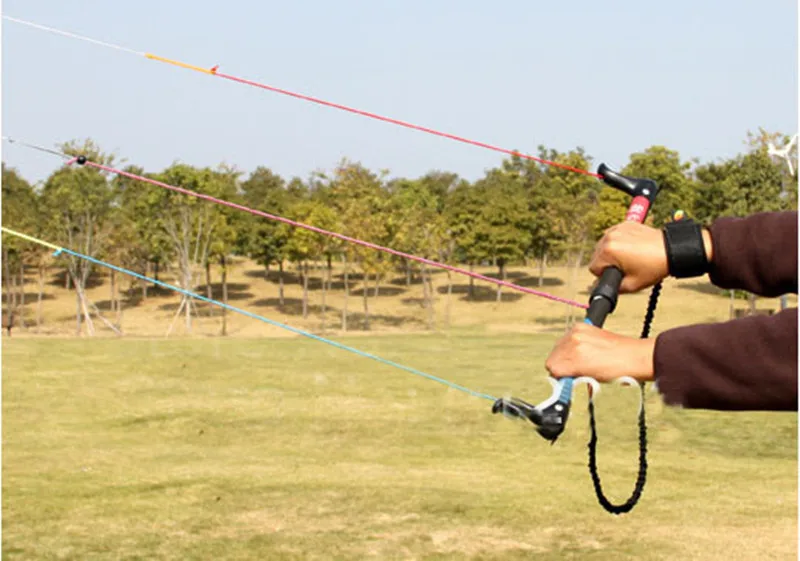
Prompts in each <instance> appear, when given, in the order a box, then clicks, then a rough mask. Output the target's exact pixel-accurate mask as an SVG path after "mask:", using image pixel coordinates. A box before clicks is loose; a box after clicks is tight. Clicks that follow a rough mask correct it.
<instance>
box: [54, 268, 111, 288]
mask: <svg viewBox="0 0 800 561" xmlns="http://www.w3.org/2000/svg"><path fill="white" fill-rule="evenodd" d="M103 277H104V275H103V274H101V273H100V271H98V270H97V269H96V268H95V270H94V271H93V272H92V274H91V275H89V278H88V279H86V288H97V287H98V286H102V285H103V282H104V278H103ZM66 280H67V271H66V270H64V271H59V272H57V273H54V274H51V275H50V280H49V281H47V284H48V285H50V286H57V287H60V288H64V286H66V285H65V283H66ZM69 287H70V288H72V279H70V283H69Z"/></svg>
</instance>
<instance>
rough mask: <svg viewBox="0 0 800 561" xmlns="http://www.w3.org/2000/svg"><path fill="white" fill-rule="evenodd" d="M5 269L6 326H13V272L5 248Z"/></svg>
mask: <svg viewBox="0 0 800 561" xmlns="http://www.w3.org/2000/svg"><path fill="white" fill-rule="evenodd" d="M3 269H4V271H3V272H4V273H5V275H4V276H5V278H6V324H7V325H11V321H12V320H11V318H12V317H13V315H14V305H13V304H12V302H11V293H12V292H13V291H12V290H11V270H10V265H9V260H8V249H7V248H3Z"/></svg>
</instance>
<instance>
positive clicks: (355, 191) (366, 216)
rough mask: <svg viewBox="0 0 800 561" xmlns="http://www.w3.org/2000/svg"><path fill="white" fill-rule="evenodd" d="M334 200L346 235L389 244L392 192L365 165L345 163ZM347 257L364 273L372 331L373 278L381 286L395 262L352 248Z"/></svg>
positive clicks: (335, 179)
mask: <svg viewBox="0 0 800 561" xmlns="http://www.w3.org/2000/svg"><path fill="white" fill-rule="evenodd" d="M330 196H331V200H332V202H333V204H334V206H335V208H336V209H337V212H338V214H339V219H340V221H341V224H342V229H343V231H344V233H345V234H347V235H348V236H351V237H354V238H359V239H362V240H367V241H370V242H373V243H377V244H381V245H385V244H386V243H387V237H388V225H387V216H386V206H387V201H388V192H387V190H385V189H384V185H383V177H381V176H378V175H377V174H375V173H373V172H372V171H370V170H368V169H366V168H365V167H363V166H362V165H361V164H358V163H351V162H348V161H346V160H345V161H342V162H341V163H340V165H339V166H338V167H337V169H336V171H335V173H334V176H333V178H332V180H331V185H330ZM343 256H344V258H345V259H346V261H347V262H348V263H352V262H355V263H357V264H358V266H359V267H360V268H361V271H362V273H363V276H364V282H363V294H362V296H363V306H364V328H365V329H367V330H368V329H369V326H370V323H369V321H370V320H369V295H368V292H369V281H370V278H373V279H374V281H375V283H376V285H377V284H378V283H379V282H380V278H381V276H382V275H383V274H385V273H386V272H387V271H388V270H389V268H390V266H391V262H390V261H389V260H388V259H387V258H386V256H385V255H384V254H382V253H380V252H378V251H375V250H373V249H369V248H365V247H362V246H355V245H352V244H350V245H347V246H346V247H345V248H344V251H343ZM345 314H346V311H345Z"/></svg>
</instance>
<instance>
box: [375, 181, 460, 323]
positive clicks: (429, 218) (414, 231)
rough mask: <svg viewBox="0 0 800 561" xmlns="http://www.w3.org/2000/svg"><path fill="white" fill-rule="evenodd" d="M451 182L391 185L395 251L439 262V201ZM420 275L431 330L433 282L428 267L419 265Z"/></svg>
mask: <svg viewBox="0 0 800 561" xmlns="http://www.w3.org/2000/svg"><path fill="white" fill-rule="evenodd" d="M452 182H453V180H452V179H451V178H447V179H446V180H445V182H438V181H437V178H435V177H432V176H430V175H429V176H426V177H423V178H421V179H419V180H416V181H411V180H407V179H406V180H399V181H396V182H394V184H393V185H392V187H391V189H392V191H391V198H390V200H389V202H388V205H389V206H388V215H389V218H388V229H389V237H390V238H391V240H392V247H393V248H394V249H397V250H399V251H402V252H404V253H411V254H415V255H418V256H420V257H424V258H426V259H436V258H439V259H440V258H441V256H442V255H443V249H444V247H445V243H444V237H445V222H444V218H443V217H442V215H441V213H440V209H442V208H443V203H442V200H441V198H440V197H443V196H444V194H445V193H446V190H445V189H443V188H442V187H443V186H444V185H447V184H452ZM405 265H406V272H407V273H406V280H407V284H408V281H409V273H410V270H411V268H410V263H408V262H405ZM421 273H422V288H423V301H424V303H423V306H424V308H425V310H426V311H427V314H426V315H427V325H428V329H433V328H434V321H433V312H434V310H433V300H434V298H433V282H432V279H431V275H430V272H429V271H428V266H427V265H425V264H423V265H422V268H421ZM448 279H449V274H448ZM449 286H450V285H449V283H448V287H449ZM449 290H450V289H449V288H448V292H449Z"/></svg>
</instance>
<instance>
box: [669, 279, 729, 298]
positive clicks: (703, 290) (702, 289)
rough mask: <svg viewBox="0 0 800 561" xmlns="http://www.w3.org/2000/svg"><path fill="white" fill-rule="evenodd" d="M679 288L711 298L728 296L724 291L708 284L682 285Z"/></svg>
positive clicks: (693, 283)
mask: <svg viewBox="0 0 800 561" xmlns="http://www.w3.org/2000/svg"><path fill="white" fill-rule="evenodd" d="M678 288H680V289H681V290H691V291H692V292H698V293H700V294H709V295H711V296H727V295H726V294H725V291H724V290H722V289H721V288H718V287H716V286H714V285H713V284H711V283H708V282H692V283H682V284H680V285H678Z"/></svg>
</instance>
